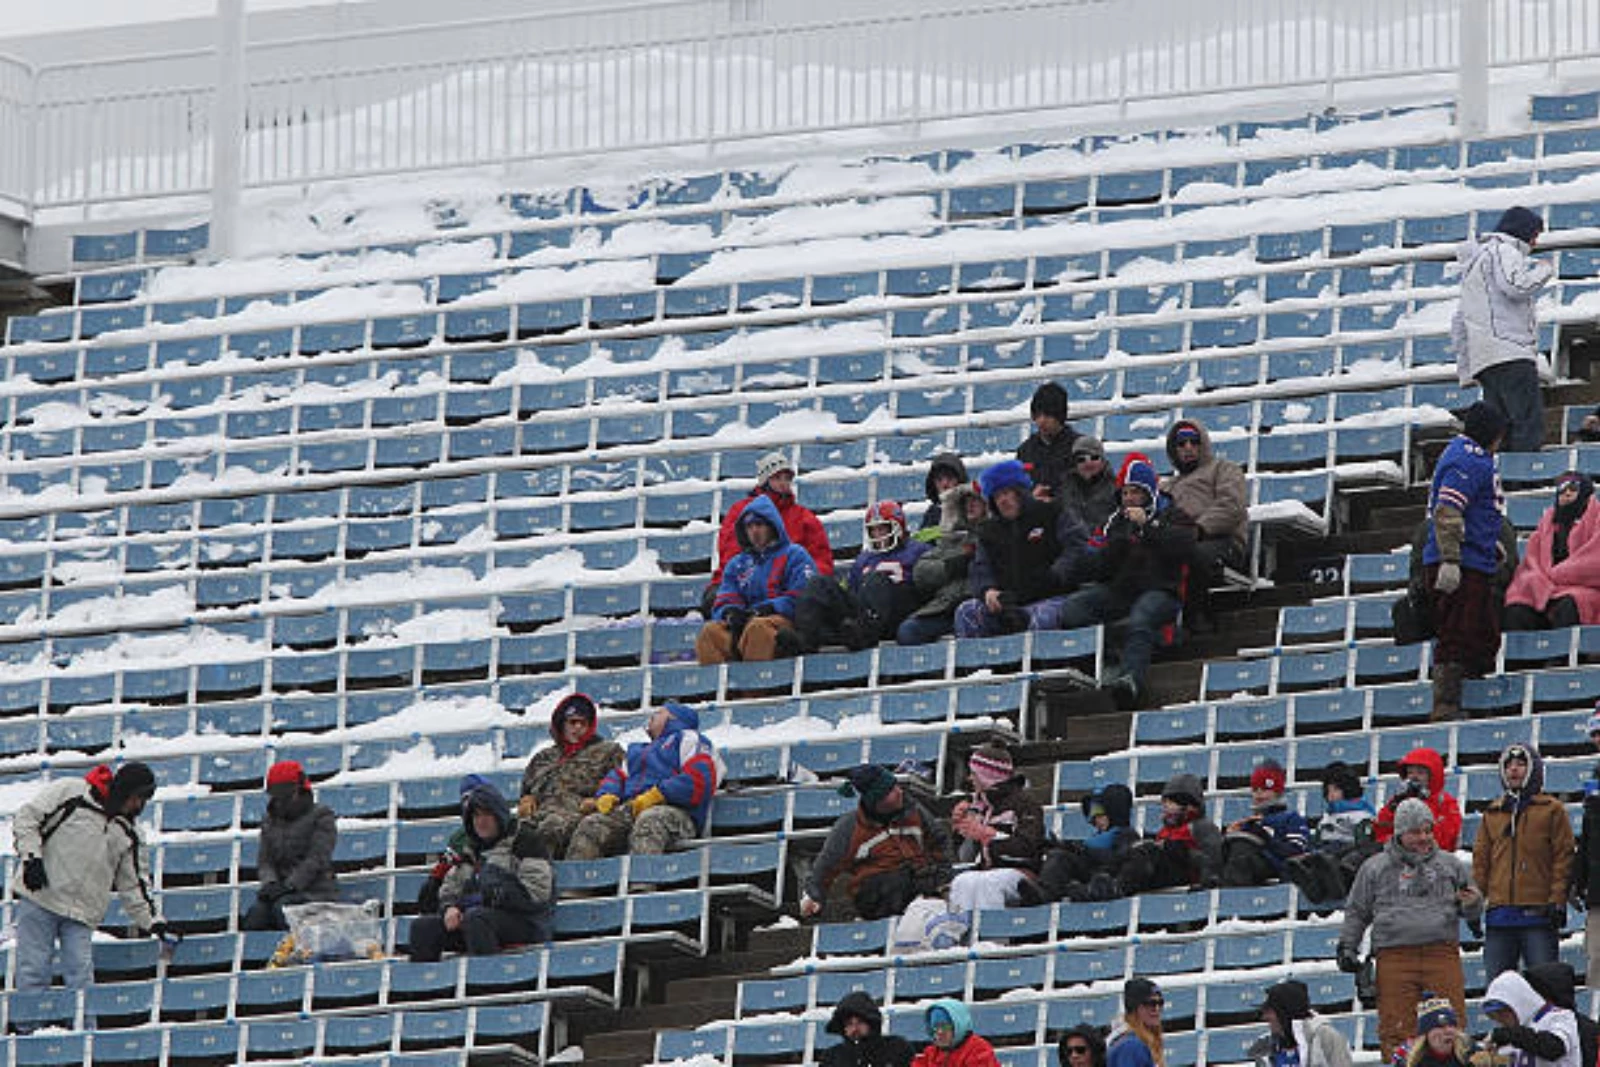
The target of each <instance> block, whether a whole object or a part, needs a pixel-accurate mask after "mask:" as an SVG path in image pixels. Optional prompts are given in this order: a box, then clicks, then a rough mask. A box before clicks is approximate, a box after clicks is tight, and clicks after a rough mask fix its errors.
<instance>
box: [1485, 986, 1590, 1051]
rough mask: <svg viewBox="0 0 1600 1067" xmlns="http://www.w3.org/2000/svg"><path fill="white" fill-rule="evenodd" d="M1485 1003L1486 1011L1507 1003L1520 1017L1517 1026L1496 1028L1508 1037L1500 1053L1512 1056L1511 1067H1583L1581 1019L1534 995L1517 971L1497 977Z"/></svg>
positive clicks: (1486, 996) (1530, 987)
mask: <svg viewBox="0 0 1600 1067" xmlns="http://www.w3.org/2000/svg"><path fill="white" fill-rule="evenodd" d="M1483 1003H1484V1008H1485V1010H1487V1009H1488V1008H1489V1006H1490V1005H1492V1004H1495V1003H1499V1004H1503V1005H1505V1006H1506V1007H1508V1008H1510V1009H1511V1011H1512V1012H1513V1013H1514V1014H1515V1015H1516V1017H1517V1025H1516V1026H1510V1027H1496V1031H1497V1032H1502V1036H1504V1037H1505V1038H1506V1044H1505V1045H1502V1046H1501V1050H1500V1051H1501V1052H1503V1053H1507V1054H1509V1055H1510V1057H1511V1059H1510V1063H1509V1065H1508V1067H1580V1064H1579V1062H1578V1056H1579V1053H1580V1049H1581V1047H1582V1043H1581V1041H1580V1039H1579V1037H1578V1022H1577V1019H1575V1018H1574V1017H1573V1014H1572V1012H1570V1011H1568V1010H1567V1009H1566V1008H1562V1007H1557V1006H1556V1005H1555V1004H1551V1003H1549V1002H1548V1001H1546V1000H1545V998H1544V997H1541V996H1540V995H1539V994H1538V993H1536V992H1534V989H1533V987H1532V986H1531V985H1529V984H1528V980H1527V979H1526V978H1524V977H1522V975H1520V974H1518V973H1517V972H1516V971H1504V972H1502V973H1500V974H1498V975H1496V976H1495V978H1494V980H1493V981H1492V982H1490V983H1489V988H1488V990H1486V991H1485V992H1484V995H1483Z"/></svg>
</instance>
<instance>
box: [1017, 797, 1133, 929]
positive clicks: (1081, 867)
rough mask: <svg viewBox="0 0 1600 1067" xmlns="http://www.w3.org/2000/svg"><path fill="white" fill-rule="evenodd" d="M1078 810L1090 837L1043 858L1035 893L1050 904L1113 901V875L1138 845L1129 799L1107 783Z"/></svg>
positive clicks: (1115, 878)
mask: <svg viewBox="0 0 1600 1067" xmlns="http://www.w3.org/2000/svg"><path fill="white" fill-rule="evenodd" d="M1078 804H1079V807H1081V808H1082V809H1083V817H1084V818H1085V819H1087V820H1088V821H1089V828H1090V833H1089V834H1088V835H1087V836H1086V837H1085V838H1084V839H1083V840H1082V841H1066V842H1063V843H1061V844H1060V845H1059V846H1057V847H1055V848H1052V849H1050V850H1049V851H1048V852H1047V853H1045V857H1044V862H1043V865H1042V867H1041V868H1040V872H1039V883H1040V887H1041V888H1042V889H1043V890H1044V894H1045V896H1046V897H1047V898H1048V899H1050V900H1062V899H1066V900H1076V901H1085V900H1112V899H1114V898H1115V897H1116V896H1117V895H1118V893H1119V892H1120V890H1119V889H1118V888H1117V871H1118V870H1119V869H1120V868H1121V867H1122V861H1123V859H1124V858H1125V857H1126V856H1127V854H1128V850H1129V849H1130V848H1132V847H1133V846H1134V845H1135V844H1137V843H1138V841H1139V834H1138V833H1137V832H1136V831H1135V830H1134V829H1133V825H1132V823H1133V793H1132V791H1131V790H1129V789H1128V787H1127V786H1125V785H1123V784H1122V783H1120V782H1112V783H1111V784H1110V785H1103V786H1100V787H1098V788H1096V789H1095V791H1094V792H1093V793H1090V794H1089V795H1088V796H1086V797H1084V798H1082V799H1081V800H1080V801H1079V802H1078Z"/></svg>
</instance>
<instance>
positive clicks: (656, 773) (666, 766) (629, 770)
mask: <svg viewBox="0 0 1600 1067" xmlns="http://www.w3.org/2000/svg"><path fill="white" fill-rule="evenodd" d="M662 707H664V708H666V709H667V715H668V718H667V725H666V728H665V729H663V730H662V731H661V736H660V737H657V738H655V739H654V740H652V741H643V742H635V743H633V744H631V745H629V746H628V754H627V756H626V758H624V759H623V761H622V765H621V766H620V767H617V768H616V769H614V770H613V771H612V772H611V773H610V774H608V775H606V776H605V778H603V779H601V781H600V789H599V790H598V792H597V793H596V795H597V796H604V795H606V794H608V793H609V794H610V795H612V796H614V797H619V798H620V799H622V800H624V801H628V800H632V799H633V798H634V797H636V796H638V795H639V794H641V793H648V792H649V791H650V790H651V788H656V789H659V790H661V795H662V796H664V797H666V799H667V803H668V804H671V805H672V806H673V807H675V808H682V809H683V810H684V811H686V812H688V814H689V817H690V818H691V819H693V820H694V825H695V829H696V830H704V829H705V827H706V813H707V812H709V811H710V810H711V794H712V793H714V792H715V791H716V788H717V755H716V750H715V749H713V748H712V747H711V742H710V741H709V740H708V739H707V738H706V737H705V736H704V735H702V734H701V733H700V716H699V715H697V714H696V713H695V710H694V709H693V708H691V707H689V706H688V705H687V704H679V703H677V702H676V701H672V700H669V701H667V702H666V703H665V704H663V705H662Z"/></svg>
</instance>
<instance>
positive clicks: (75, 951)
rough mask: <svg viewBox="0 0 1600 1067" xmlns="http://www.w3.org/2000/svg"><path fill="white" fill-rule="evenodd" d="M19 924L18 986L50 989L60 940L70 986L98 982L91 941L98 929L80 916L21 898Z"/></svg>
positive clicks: (17, 914) (63, 969)
mask: <svg viewBox="0 0 1600 1067" xmlns="http://www.w3.org/2000/svg"><path fill="white" fill-rule="evenodd" d="M13 915H14V916H15V918H16V923H17V988H18V989H48V988H50V970H51V968H50V963H51V960H52V958H53V957H54V956H55V950H56V942H57V941H58V940H59V941H60V942H61V977H62V980H63V981H64V982H65V983H66V986H67V988H68V989H88V988H89V986H90V984H91V983H92V982H93V981H94V959H93V957H92V956H91V955H90V952H89V943H90V939H91V937H92V935H93V934H94V931H93V930H92V929H91V928H90V927H88V926H87V925H85V924H83V923H81V922H79V921H78V920H76V919H68V918H66V917H65V916H62V915H57V914H56V913H55V912H53V911H50V910H49V909H47V908H41V907H40V906H39V905H37V904H35V903H34V902H33V901H31V900H29V899H28V898H27V897H18V898H17V903H16V907H15V909H14V911H13Z"/></svg>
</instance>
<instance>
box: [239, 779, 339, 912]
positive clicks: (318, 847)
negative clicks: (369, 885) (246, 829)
mask: <svg viewBox="0 0 1600 1067" xmlns="http://www.w3.org/2000/svg"><path fill="white" fill-rule="evenodd" d="M267 796H268V798H269V799H268V800H267V814H266V817H265V818H263V819H262V820H261V838H260V842H259V845H258V847H257V858H256V873H257V875H258V876H259V878H260V880H261V884H260V886H258V887H257V888H256V902H255V903H254V904H252V905H251V906H250V910H249V911H247V912H245V914H244V918H243V919H241V920H240V922H239V929H241V930H287V929H289V920H288V919H287V918H285V917H284V914H283V909H284V906H285V905H289V904H305V903H308V902H310V901H314V900H338V899H339V876H338V875H337V874H335V873H334V869H333V850H334V846H336V845H337V844H338V842H339V822H338V819H337V817H335V815H334V814H333V809H332V808H330V807H328V806H327V805H326V804H318V803H317V802H316V799H315V798H314V797H313V796H312V795H311V782H310V781H309V780H308V779H307V778H306V772H305V770H304V769H302V768H301V766H300V764H298V763H296V762H295V761H294V760H279V761H278V762H277V763H274V764H273V765H272V766H271V767H268V768H267Z"/></svg>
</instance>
